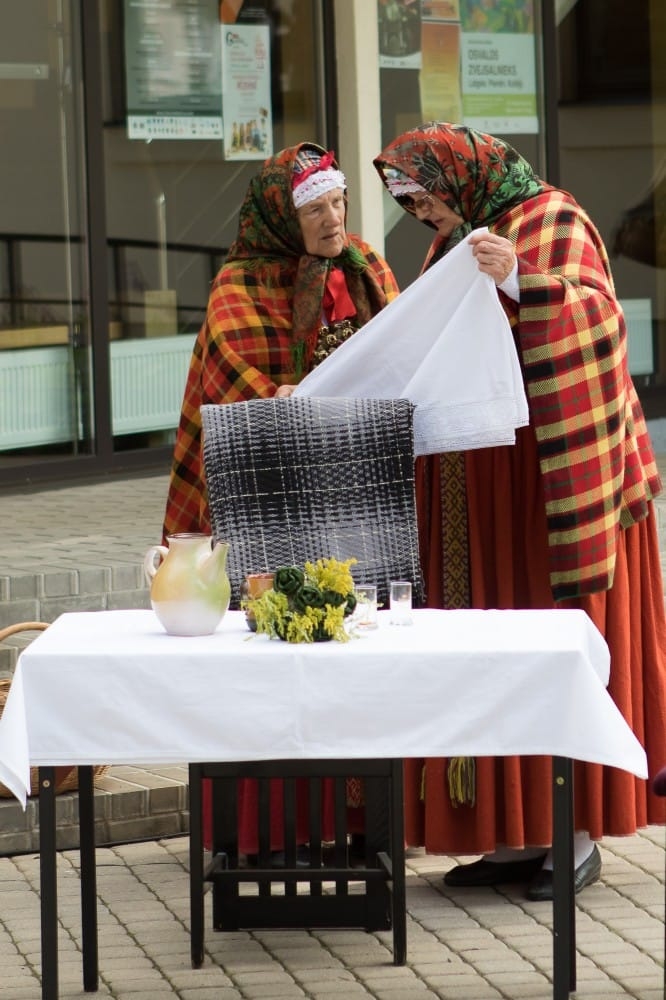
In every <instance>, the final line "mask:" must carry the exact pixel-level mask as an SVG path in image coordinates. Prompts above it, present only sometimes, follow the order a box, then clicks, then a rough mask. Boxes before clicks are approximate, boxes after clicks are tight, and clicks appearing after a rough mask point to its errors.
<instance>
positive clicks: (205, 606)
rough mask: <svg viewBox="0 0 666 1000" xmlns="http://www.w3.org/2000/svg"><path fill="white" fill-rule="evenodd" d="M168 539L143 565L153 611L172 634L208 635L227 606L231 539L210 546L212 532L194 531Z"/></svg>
mask: <svg viewBox="0 0 666 1000" xmlns="http://www.w3.org/2000/svg"><path fill="white" fill-rule="evenodd" d="M167 542H168V547H167V546H166V545H153V546H152V548H150V549H149V550H148V552H147V553H146V556H145V559H144V563H143V567H144V570H145V573H146V578H147V580H148V583H149V585H150V603H151V605H152V607H153V611H154V612H155V614H156V615H157V617H158V619H159V620H160V622H161V624H162V625H163V626H164V628H165V629H166V631H167V632H168V633H169V634H170V635H210V634H211V633H212V632H214V631H215V629H216V628H217V626H218V625H219V624H220V622H221V621H222V618H223V617H224V614H225V612H226V611H227V609H228V607H229V598H230V593H231V588H230V585H229V577H228V576H227V571H226V564H227V553H228V551H229V543H228V542H216V543H215V545H213V546H212V548H211V542H212V539H211V537H210V535H202V534H195V533H183V534H174V535H169V536H168V538H167ZM158 557H159V563H158Z"/></svg>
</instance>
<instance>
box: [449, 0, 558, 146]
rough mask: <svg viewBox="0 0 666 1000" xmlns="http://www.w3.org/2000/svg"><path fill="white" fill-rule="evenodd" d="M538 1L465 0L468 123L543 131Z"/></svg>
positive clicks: (482, 127) (464, 66)
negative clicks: (536, 19)
mask: <svg viewBox="0 0 666 1000" xmlns="http://www.w3.org/2000/svg"><path fill="white" fill-rule="evenodd" d="M533 7H534V4H533V3H532V2H531V0H460V22H461V29H462V33H461V89H462V109H463V120H464V123H465V124H466V125H470V126H471V127H472V128H477V129H479V130H480V131H482V132H490V133H492V134H496V133H500V134H507V133H508V134H511V133H528V132H533V133H536V132H538V131H539V122H538V113H537V93H536V90H537V87H536V57H535V43H534V14H533Z"/></svg>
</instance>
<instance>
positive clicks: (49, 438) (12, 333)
mask: <svg viewBox="0 0 666 1000" xmlns="http://www.w3.org/2000/svg"><path fill="white" fill-rule="evenodd" d="M0 15H1V21H2V32H1V33H0V134H1V135H2V145H3V155H2V157H0V190H2V192H3V197H2V200H1V202H0V204H1V206H2V207H1V208H0V470H1V469H2V468H3V466H5V467H6V466H9V465H16V464H25V463H34V462H37V461H45V460H46V461H51V460H58V459H62V457H63V456H71V455H77V454H82V453H83V454H85V453H90V452H91V450H92V448H93V401H92V392H91V389H90V352H89V347H88V345H89V341H90V338H89V329H90V323H89V310H88V300H87V290H86V289H87V278H86V215H85V208H84V202H83V196H84V193H85V183H84V178H83V174H82V166H81V164H82V153H81V150H82V142H83V137H82V117H81V108H80V106H79V94H80V91H81V86H80V85H81V68H80V62H79V53H80V38H79V25H78V15H77V14H76V11H74V10H73V4H72V2H71V0H21V3H15V2H12V0H1V2H0Z"/></svg>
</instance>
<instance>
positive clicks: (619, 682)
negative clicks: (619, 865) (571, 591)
mask: <svg viewBox="0 0 666 1000" xmlns="http://www.w3.org/2000/svg"><path fill="white" fill-rule="evenodd" d="M464 465H465V473H464V476H465V489H466V505H467V526H466V529H465V526H464V525H461V535H462V537H461V538H460V540H459V541H460V547H461V549H462V550H464V554H465V556H466V559H467V566H468V575H469V588H470V589H469V593H470V598H471V600H470V603H471V606H472V607H476V608H551V607H554V606H555V604H554V602H553V598H552V594H551V591H550V586H549V582H548V564H547V556H548V548H547V531H546V516H545V503H544V497H543V492H542V489H541V479H540V475H539V469H538V462H537V455H536V442H535V439H534V434H533V431H532V429H531V428H524V429H522V430H521V431H519V432H518V434H517V441H516V445H515V446H513V447H501V448H492V449H490V448H489V449H481V450H478V451H471V452H468V453H466V455H465V461H464ZM417 501H418V506H419V519H420V520H419V531H420V542H421V558H422V564H423V569H424V575H425V579H426V589H427V595H428V605H429V606H430V607H443V606H444V604H443V594H444V587H443V584H442V579H443V559H444V558H446V554H445V553H443V552H442V549H443V547H444V546H443V545H442V540H441V522H442V518H441V500H440V466H439V458H438V457H437V456H431V457H428V458H425V459H419V460H418V463H417ZM465 531H466V534H465ZM448 538H449V542H448V543H447V544H448V545H450V534H449V536H448ZM454 569H455V567H454ZM557 606H558V607H564V606H567V607H579V608H582V609H584V610H585V611H586V612H587V613H588V614H589V616H590V618H591V619H592V620H593V621H594V623H595V625H596V626H597V628H598V629H599V631H600V632H601V633H602V635H603V636H604V637H605V639H606V642H607V643H608V646H609V648H610V652H611V672H610V683H609V686H608V690H609V692H610V694H611V697H612V698H613V700H614V701H615V704H616V705H617V706H618V708H619V709H620V711H621V712H622V714H623V716H624V717H625V719H626V720H627V722H628V723H629V725H630V726H631V728H632V729H633V731H634V733H635V734H636V736H637V737H638V739H639V741H640V742H641V743H642V744H643V746H644V747H645V749H646V752H647V758H648V767H649V772H650V775H651V776H652V775H654V774H655V773H656V772H657V771H658V770H659V769H660V768H661V767H662V766H663V765H664V764H666V620H665V616H664V596H663V582H662V575H661V562H660V554H659V544H658V539H657V532H656V522H655V516H654V510H653V508H652V505H650V515H649V517H648V518H647V519H646V520H645V521H642V522H641V523H639V524H636V525H634V526H632V527H631V528H629V529H627V530H625V531H621V532H620V539H619V543H618V550H617V561H616V568H615V577H614V581H613V587H612V588H611V590H609V591H604V592H602V593H597V594H593V595H591V596H587V597H583V598H580V599H578V600H576V601H568V602H562V603H560V604H558V605H557ZM525 711H529V708H528V706H525ZM447 763H448V762H447V761H446V760H443V759H427V760H411V761H407V762H406V767H405V772H406V773H405V823H406V839H407V843H408V844H410V845H412V846H423V845H424V846H425V847H426V849H427V850H428V851H430V852H432V853H441V854H481V853H487V852H491V851H493V850H494V849H495V847H496V846H497V845H498V844H506V845H507V846H509V847H515V848H521V847H524V846H526V845H533V846H550V843H551V837H552V803H551V760H550V758H549V757H503V758H489V757H484V758H478V759H477V760H476V803H475V805H473V806H467V805H464V806H461V805H458V806H457V807H454V806H453V805H452V803H451V800H450V797H449V791H448V782H447V776H446V768H447ZM574 773H575V779H574V781H575V783H574V807H575V827H576V829H577V830H587V831H588V832H589V834H590V836H591V837H592V838H595V839H598V838H600V837H602V836H604V835H609V836H619V835H624V834H632V833H634V832H635V831H636V829H637V828H638V827H643V826H646V825H647V824H651V823H664V822H666V799H664V798H659V797H657V796H655V795H654V794H653V793H652V788H651V784H650V782H649V781H645V780H642V779H640V778H636V777H635V776H633V775H631V774H628V773H627V772H625V771H620V770H618V769H615V768H609V767H602V766H601V765H597V764H586V763H581V762H576V764H575V768H574Z"/></svg>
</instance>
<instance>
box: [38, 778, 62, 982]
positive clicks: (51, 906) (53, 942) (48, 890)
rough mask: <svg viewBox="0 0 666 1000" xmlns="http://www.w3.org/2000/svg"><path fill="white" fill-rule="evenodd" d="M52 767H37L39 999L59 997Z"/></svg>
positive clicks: (53, 779)
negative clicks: (40, 945) (39, 913)
mask: <svg viewBox="0 0 666 1000" xmlns="http://www.w3.org/2000/svg"><path fill="white" fill-rule="evenodd" d="M55 826H56V824H55V768H54V767H40V769H39V885H40V891H41V924H42V1000H57V997H58V885H57V877H56V834H55Z"/></svg>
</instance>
